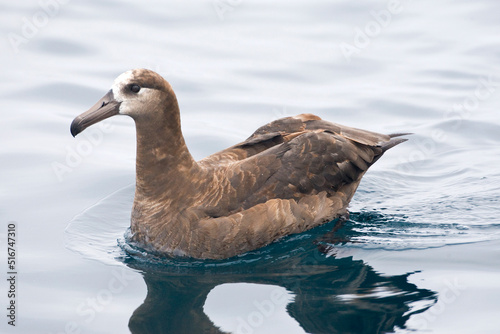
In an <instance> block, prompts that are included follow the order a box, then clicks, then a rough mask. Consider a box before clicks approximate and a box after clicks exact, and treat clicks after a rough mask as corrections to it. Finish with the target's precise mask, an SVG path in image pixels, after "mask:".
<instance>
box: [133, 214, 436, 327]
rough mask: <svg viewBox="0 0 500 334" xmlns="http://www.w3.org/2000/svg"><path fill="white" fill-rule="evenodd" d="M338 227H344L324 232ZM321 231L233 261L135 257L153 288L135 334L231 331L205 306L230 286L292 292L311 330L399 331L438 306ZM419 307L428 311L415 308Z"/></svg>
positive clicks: (295, 308) (293, 312) (138, 313)
mask: <svg viewBox="0 0 500 334" xmlns="http://www.w3.org/2000/svg"><path fill="white" fill-rule="evenodd" d="M332 226H333V227H334V230H336V229H338V228H339V226H340V223H338V222H332V223H329V224H327V225H326V227H321V228H319V229H323V230H324V229H325V228H326V229H328V228H329V229H332ZM316 230H318V229H315V230H313V233H314V234H316V233H315V232H319V235H323V236H322V237H321V239H317V240H316V242H312V240H314V238H312V239H311V238H307V237H305V235H304V234H302V235H301V236H302V237H301V238H299V237H288V238H286V239H285V240H282V241H281V242H279V243H274V244H272V245H270V246H268V247H266V248H264V249H263V250H259V251H256V252H254V253H249V254H246V255H244V256H241V257H236V258H232V259H229V260H225V261H199V260H184V261H182V260H176V259H170V260H161V259H157V261H156V263H154V261H149V260H146V259H144V258H138V257H137V256H129V257H128V258H127V259H126V261H125V262H126V264H127V265H128V266H129V267H131V268H134V269H136V270H140V271H141V272H142V273H143V277H144V280H145V282H146V285H147V288H148V293H147V296H146V299H145V300H144V303H143V304H142V305H141V306H139V307H138V308H137V309H136V310H135V311H134V313H133V314H132V316H131V318H130V321H129V328H130V330H131V332H132V333H134V334H137V333H225V332H224V331H223V330H221V329H219V328H218V327H217V326H216V325H215V324H214V323H213V322H212V321H211V320H210V319H209V317H208V316H207V315H206V314H205V312H204V309H203V307H204V304H205V301H206V299H207V296H208V294H209V292H210V291H211V290H212V289H214V288H215V287H217V286H219V285H221V284H226V283H254V284H262V285H274V286H280V287H283V288H285V289H286V290H287V291H289V292H291V293H292V294H293V295H294V300H293V301H292V302H290V303H289V304H288V305H287V307H286V308H287V312H288V314H289V315H290V316H291V317H293V318H294V319H295V320H296V321H297V322H298V323H299V324H300V326H301V327H302V328H303V330H304V331H305V332H307V333H384V332H392V331H394V330H395V329H396V328H405V323H406V322H407V320H408V319H409V317H410V316H412V315H413V314H416V313H420V312H423V311H425V310H426V309H427V308H429V307H430V306H432V304H433V303H435V302H436V300H437V297H436V293H434V292H433V291H430V290H426V289H420V288H418V287H417V286H416V285H414V284H412V283H409V282H408V276H409V275H410V274H404V275H400V276H382V275H381V274H379V273H377V272H376V271H374V269H373V268H372V267H371V266H370V265H368V264H366V263H365V262H364V261H362V260H353V259H352V257H344V258H338V257H336V256H335V255H331V254H333V252H332V250H333V251H334V249H335V248H332V247H334V246H331V245H332V244H334V243H336V242H338V241H339V239H338V233H324V232H326V231H316ZM328 238H333V239H330V240H328ZM329 241H330V243H329ZM326 253H328V254H326ZM329 255H330V256H329ZM416 302H420V303H419V304H422V303H421V302H424V304H425V305H427V306H425V307H420V308H419V309H414V307H412V304H414V303H416ZM247 331H248V330H247ZM252 332H253V330H252Z"/></svg>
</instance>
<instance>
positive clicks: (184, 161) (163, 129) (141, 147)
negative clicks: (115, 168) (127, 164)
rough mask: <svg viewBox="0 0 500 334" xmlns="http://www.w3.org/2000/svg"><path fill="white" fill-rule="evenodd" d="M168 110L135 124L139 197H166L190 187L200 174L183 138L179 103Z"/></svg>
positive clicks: (137, 191)
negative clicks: (196, 174)
mask: <svg viewBox="0 0 500 334" xmlns="http://www.w3.org/2000/svg"><path fill="white" fill-rule="evenodd" d="M167 107H168V108H167V109H166V110H161V111H159V112H156V111H155V112H154V113H149V114H150V115H152V116H149V117H148V118H140V119H136V120H135V124H136V132H137V158H136V196H137V195H140V196H141V197H142V196H144V197H147V198H152V197H153V198H154V197H158V196H161V197H164V196H165V195H167V194H166V193H168V192H169V190H170V189H172V190H173V191H175V188H177V187H180V186H187V184H186V183H188V182H189V180H190V179H191V178H192V176H193V174H194V173H196V172H197V170H198V165H197V163H196V161H194V159H193V157H192V156H191V154H190V153H189V150H188V148H187V146H186V143H185V141H184V137H183V136H182V131H181V123H180V114H179V106H178V104H177V101H176V100H175V99H174V101H173V102H171V103H170V104H167Z"/></svg>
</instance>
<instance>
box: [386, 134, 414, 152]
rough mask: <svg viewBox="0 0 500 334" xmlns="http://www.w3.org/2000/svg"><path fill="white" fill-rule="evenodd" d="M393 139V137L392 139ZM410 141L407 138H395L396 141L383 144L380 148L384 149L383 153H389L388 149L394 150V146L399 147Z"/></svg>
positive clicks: (392, 140)
mask: <svg viewBox="0 0 500 334" xmlns="http://www.w3.org/2000/svg"><path fill="white" fill-rule="evenodd" d="M407 134H408V133H405V134H398V135H401V136H403V135H407ZM389 136H392V135H389ZM394 137H397V136H394ZM391 138H392V137H391ZM407 140H408V139H406V138H395V139H391V140H389V141H388V142H386V143H383V144H382V145H380V147H381V148H382V152H385V151H387V150H388V149H390V148H393V147H394V146H396V145H399V144H401V143H404V142H405V141H407Z"/></svg>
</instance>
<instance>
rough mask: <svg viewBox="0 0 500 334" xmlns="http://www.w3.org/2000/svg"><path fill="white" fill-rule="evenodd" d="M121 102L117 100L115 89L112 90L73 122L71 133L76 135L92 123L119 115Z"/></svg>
mask: <svg viewBox="0 0 500 334" xmlns="http://www.w3.org/2000/svg"><path fill="white" fill-rule="evenodd" d="M119 110H120V102H118V101H116V100H115V98H114V96H113V91H112V90H110V91H109V92H108V93H107V94H106V95H104V96H103V98H102V99H100V100H99V101H97V103H96V104H94V105H93V106H92V108H90V109H89V110H87V111H86V112H84V113H83V114H81V115H80V116H77V117H76V118H75V119H74V120H73V122H72V123H71V128H70V131H71V134H72V135H73V137H74V136H76V135H77V134H79V133H80V132H82V131H83V130H85V129H86V128H88V127H89V126H91V125H92V124H95V123H97V122H100V121H102V120H103V119H106V118H108V117H111V116H114V115H118V112H119Z"/></svg>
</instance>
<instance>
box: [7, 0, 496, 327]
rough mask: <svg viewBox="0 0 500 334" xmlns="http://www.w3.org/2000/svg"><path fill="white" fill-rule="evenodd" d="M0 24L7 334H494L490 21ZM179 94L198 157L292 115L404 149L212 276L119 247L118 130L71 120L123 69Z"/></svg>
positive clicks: (228, 6)
mask: <svg viewBox="0 0 500 334" xmlns="http://www.w3.org/2000/svg"><path fill="white" fill-rule="evenodd" d="M1 7H2V10H1V11H0V17H1V20H0V29H1V32H2V36H3V38H2V39H1V48H2V49H1V50H2V52H1V53H0V58H1V62H0V64H1V65H0V66H1V73H2V78H3V80H2V81H1V84H2V90H1V91H0V95H1V100H0V101H1V122H0V140H1V145H0V162H1V163H0V222H1V225H2V226H3V227H2V228H1V230H0V242H1V243H2V245H4V246H3V247H2V248H3V249H4V253H3V254H0V268H2V269H1V272H2V273H3V274H1V275H2V276H3V277H7V271H8V268H7V253H6V251H5V247H6V246H5V243H6V242H7V225H8V223H9V222H15V224H16V225H17V240H16V245H17V268H16V269H17V272H18V276H17V285H16V293H17V296H16V297H17V298H16V299H15V302H16V326H15V327H13V326H10V325H8V323H7V321H8V318H7V317H6V315H7V310H6V307H7V305H8V303H9V302H10V299H8V297H7V291H8V290H9V286H8V285H7V281H6V279H1V280H0V282H1V283H0V289H1V292H0V296H3V297H1V298H0V304H1V305H3V306H2V307H1V309H3V310H5V311H3V312H4V314H3V315H1V317H0V319H3V320H2V321H0V332H2V333H130V332H132V333H245V334H247V333H379V332H397V333H410V332H418V333H420V332H425V333H429V332H430V333H498V328H500V320H499V318H498V312H499V311H500V307H499V304H498V300H499V299H500V283H499V282H500V218H499V216H500V168H499V167H500V148H499V147H500V145H499V144H500V118H499V117H498V115H499V114H498V110H500V46H499V42H500V40H499V38H500V37H499V36H500V23H499V22H500V21H499V20H498V13H499V12H500V3H499V2H498V1H493V0H480V1H475V2H470V1H447V0H445V1H441V2H439V3H436V2H431V1H418V2H416V1H399V2H398V1H387V2H385V1H365V2H363V3H352V2H349V1H336V2H334V1H325V0H315V1H298V0H294V1H284V0H279V1H274V2H272V3H270V2H266V1H259V0H257V1H244V0H241V1H229V0H214V1H212V0H210V1H194V0H193V1H152V2H149V3H138V2H132V1H120V2H117V1H110V0H107V1H101V2H99V3H90V2H86V1H84V2H72V1H61V0H59V1H58V0H46V1H40V2H38V1H32V0H29V1H24V2H17V3H15V2H12V3H9V4H7V3H4V4H2V5H1ZM136 67H146V68H150V69H153V70H155V71H157V72H159V73H160V74H162V75H163V76H164V77H165V78H167V80H169V81H170V82H171V84H172V86H173V87H174V89H175V91H176V93H177V97H178V99H179V102H180V105H181V114H182V125H183V131H184V135H185V137H186V141H187V143H188V146H189V148H190V150H191V153H192V154H193V155H194V156H195V158H197V159H200V158H203V157H204V156H206V155H209V154H211V153H213V152H215V151H218V150H220V149H223V148H225V147H227V146H230V145H233V144H235V143H236V142H238V141H241V140H244V139H245V138H246V137H247V136H249V135H250V134H251V133H252V132H253V131H254V130H255V129H256V128H257V127H258V126H260V125H262V124H265V123H267V122H270V121H272V120H274V119H277V118H280V117H284V116H290V115H295V114H298V113H304V112H308V113H314V114H317V115H319V116H321V117H322V118H324V119H327V120H331V121H334V122H338V123H342V124H346V125H350V126H354V127H360V128H366V129H370V130H373V131H378V132H386V133H390V132H413V133H414V135H412V136H411V140H410V141H408V142H407V143H405V144H403V145H400V146H398V147H397V148H394V149H393V150H391V151H390V152H388V153H387V154H386V155H385V156H384V157H383V158H382V159H381V160H379V161H378V162H377V163H376V165H374V166H373V167H372V168H371V169H370V171H369V172H368V173H367V174H366V176H365V177H364V179H363V182H362V183H361V185H360V187H359V190H358V192H357V194H356V195H355V197H354V198H353V201H352V203H351V207H350V210H351V218H350V220H349V221H348V222H346V223H345V224H344V225H343V226H341V227H339V226H338V225H337V223H336V222H331V223H329V224H326V225H324V226H321V227H319V228H316V229H314V230H311V231H307V232H305V233H302V234H300V235H294V236H290V237H287V238H284V239H283V240H281V241H280V242H278V243H274V244H272V245H270V246H268V247H265V248H263V249H260V250H257V251H254V252H250V253H248V254H244V255H242V256H239V257H236V258H233V259H229V260H225V261H198V260H189V259H175V258H172V259H159V258H154V257H151V256H149V255H147V254H143V253H141V252H140V251H139V250H136V249H132V248H131V247H130V246H128V245H127V244H126V243H125V242H124V233H126V230H127V227H128V221H129V214H130V209H131V204H132V200H133V191H134V188H133V184H134V178H135V175H134V166H135V163H134V162H135V129H134V126H133V122H132V120H131V119H128V118H121V117H115V118H112V119H110V120H106V121H105V122H103V123H102V124H99V125H96V126H93V127H92V128H89V129H88V130H87V131H86V132H85V133H83V134H82V135H81V136H78V138H76V139H74V138H72V137H71V135H70V133H69V125H70V123H71V121H72V119H73V118H74V117H75V116H76V115H78V114H80V113H81V112H83V111H85V110H87V109H88V108H89V107H90V106H91V105H93V104H94V103H95V101H97V100H98V99H99V98H100V97H101V96H102V95H103V94H104V93H105V92H106V91H107V90H108V89H109V87H110V85H111V83H112V81H113V80H114V78H115V77H116V76H117V75H118V74H120V73H122V72H124V71H125V70H128V69H130V68H136Z"/></svg>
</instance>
